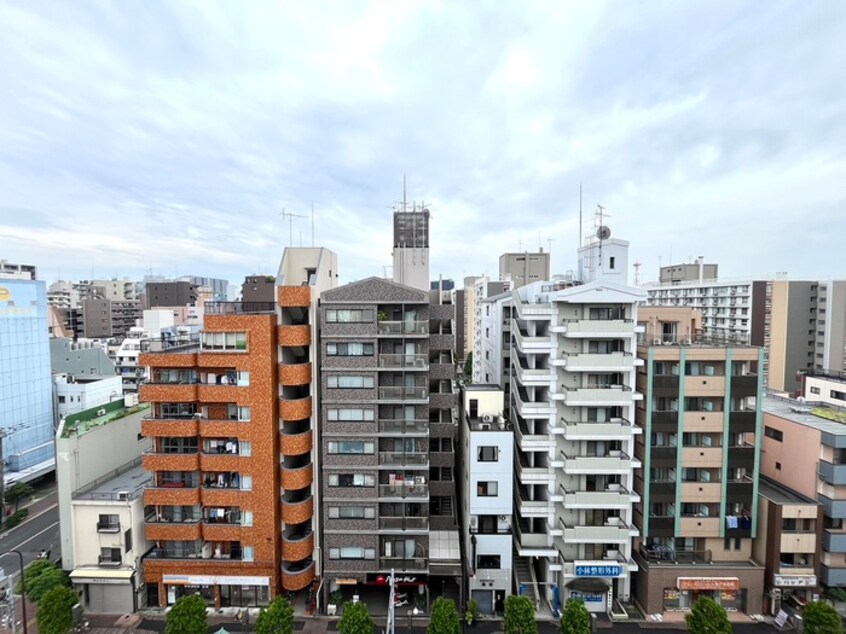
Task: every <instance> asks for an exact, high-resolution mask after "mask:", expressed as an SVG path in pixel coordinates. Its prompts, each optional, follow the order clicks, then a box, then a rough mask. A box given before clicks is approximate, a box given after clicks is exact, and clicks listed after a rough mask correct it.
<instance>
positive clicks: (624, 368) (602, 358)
mask: <svg viewBox="0 0 846 634" xmlns="http://www.w3.org/2000/svg"><path fill="white" fill-rule="evenodd" d="M553 364H554V365H560V366H561V367H563V369H564V370H566V371H567V372H628V371H629V370H631V369H632V368H633V367H634V356H633V355H632V353H631V352H609V353H604V354H600V353H588V352H579V353H573V352H571V353H565V354H564V355H563V356H562V357H561V358H560V359H556V360H555V361H553Z"/></svg>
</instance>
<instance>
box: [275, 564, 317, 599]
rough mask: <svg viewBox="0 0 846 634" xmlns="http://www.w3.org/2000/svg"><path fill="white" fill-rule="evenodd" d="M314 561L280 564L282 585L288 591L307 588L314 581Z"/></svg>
mask: <svg viewBox="0 0 846 634" xmlns="http://www.w3.org/2000/svg"><path fill="white" fill-rule="evenodd" d="M314 576H315V575H314V562H313V561H305V562H297V563H283V564H282V587H283V588H284V589H285V590H287V591H288V592H297V591H298V590H302V589H303V588H307V587H308V586H309V585H311V583H312V582H313V581H314Z"/></svg>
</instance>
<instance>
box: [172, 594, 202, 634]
mask: <svg viewBox="0 0 846 634" xmlns="http://www.w3.org/2000/svg"><path fill="white" fill-rule="evenodd" d="M208 629H209V626H208V619H207V614H206V602H205V601H204V600H203V597H201V596H200V595H198V594H192V595H190V596H187V597H179V598H178V599H177V600H176V603H174V604H173V607H172V608H171V609H170V610H169V611H168V613H167V617H166V619H165V634H206V632H207V631H208Z"/></svg>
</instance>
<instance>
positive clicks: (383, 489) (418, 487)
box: [379, 483, 429, 499]
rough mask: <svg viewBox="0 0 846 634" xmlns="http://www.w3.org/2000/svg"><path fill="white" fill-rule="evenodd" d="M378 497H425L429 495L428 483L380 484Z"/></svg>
mask: <svg viewBox="0 0 846 634" xmlns="http://www.w3.org/2000/svg"><path fill="white" fill-rule="evenodd" d="M379 497H381V498H403V499H406V498H412V499H426V498H428V497H429V485H428V484H412V483H405V484H380V485H379Z"/></svg>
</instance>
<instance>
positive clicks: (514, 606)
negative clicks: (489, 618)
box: [504, 594, 538, 634]
mask: <svg viewBox="0 0 846 634" xmlns="http://www.w3.org/2000/svg"><path fill="white" fill-rule="evenodd" d="M504 629H505V634H538V623H537V621H535V606H534V605H532V602H531V600H530V599H529V597H518V596H517V595H514V594H512V595H511V596H509V597H508V598H507V599H506V600H505V626H504Z"/></svg>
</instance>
